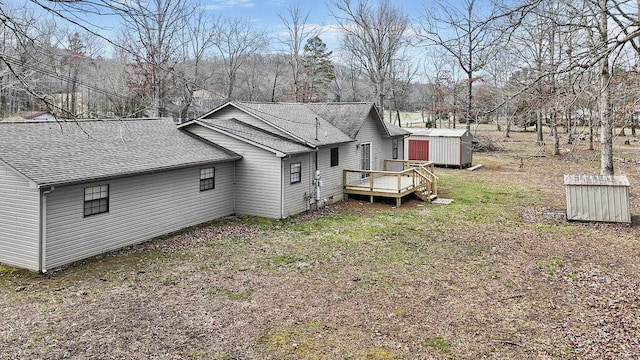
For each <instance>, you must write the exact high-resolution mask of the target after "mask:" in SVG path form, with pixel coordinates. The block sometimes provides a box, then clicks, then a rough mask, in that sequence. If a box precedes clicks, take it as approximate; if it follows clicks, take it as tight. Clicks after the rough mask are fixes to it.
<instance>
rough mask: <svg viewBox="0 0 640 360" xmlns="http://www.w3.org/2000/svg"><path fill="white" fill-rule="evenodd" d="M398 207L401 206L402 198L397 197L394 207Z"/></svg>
mask: <svg viewBox="0 0 640 360" xmlns="http://www.w3.org/2000/svg"><path fill="white" fill-rule="evenodd" d="M400 205H402V198H401V197H397V198H396V207H397V208H399V207H400Z"/></svg>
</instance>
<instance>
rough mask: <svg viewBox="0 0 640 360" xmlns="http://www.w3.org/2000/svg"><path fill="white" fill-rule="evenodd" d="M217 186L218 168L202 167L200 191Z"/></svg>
mask: <svg viewBox="0 0 640 360" xmlns="http://www.w3.org/2000/svg"><path fill="white" fill-rule="evenodd" d="M215 188H216V168H206V169H200V191H205V190H210V189H215Z"/></svg>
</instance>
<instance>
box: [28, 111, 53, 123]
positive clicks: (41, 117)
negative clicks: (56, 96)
mask: <svg viewBox="0 0 640 360" xmlns="http://www.w3.org/2000/svg"><path fill="white" fill-rule="evenodd" d="M20 117H21V118H22V119H24V120H26V121H56V120H57V118H56V116H55V115H54V114H52V113H50V112H48V111H28V112H25V113H22V114H20Z"/></svg>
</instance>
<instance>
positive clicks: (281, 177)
mask: <svg viewBox="0 0 640 360" xmlns="http://www.w3.org/2000/svg"><path fill="white" fill-rule="evenodd" d="M284 159H285V158H281V159H280V219H284Z"/></svg>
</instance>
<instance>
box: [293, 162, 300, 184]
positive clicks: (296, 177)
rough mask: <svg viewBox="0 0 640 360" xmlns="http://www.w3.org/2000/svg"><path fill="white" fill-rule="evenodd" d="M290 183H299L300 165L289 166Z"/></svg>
mask: <svg viewBox="0 0 640 360" xmlns="http://www.w3.org/2000/svg"><path fill="white" fill-rule="evenodd" d="M290 179H291V183H292V184H295V183H299V182H301V181H302V164H301V163H299V162H297V163H293V164H291V175H290Z"/></svg>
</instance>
